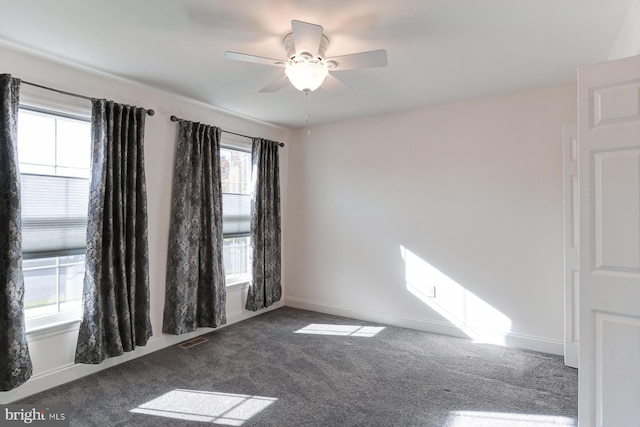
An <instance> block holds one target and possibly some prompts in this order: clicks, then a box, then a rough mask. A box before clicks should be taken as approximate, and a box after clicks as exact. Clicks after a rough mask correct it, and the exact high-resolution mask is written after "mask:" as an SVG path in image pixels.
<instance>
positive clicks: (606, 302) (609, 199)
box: [578, 56, 640, 427]
mask: <svg viewBox="0 0 640 427" xmlns="http://www.w3.org/2000/svg"><path fill="white" fill-rule="evenodd" d="M578 135H579V138H580V144H579V146H580V147H579V156H580V327H579V333H580V344H579V348H580V355H579V356H580V370H579V424H580V426H581V427H591V426H607V427H625V426H634V427H637V426H640V56H637V57H632V58H625V59H621V60H617V61H611V62H607V63H603V64H596V65H592V66H588V67H584V68H581V69H580V70H579V71H578Z"/></svg>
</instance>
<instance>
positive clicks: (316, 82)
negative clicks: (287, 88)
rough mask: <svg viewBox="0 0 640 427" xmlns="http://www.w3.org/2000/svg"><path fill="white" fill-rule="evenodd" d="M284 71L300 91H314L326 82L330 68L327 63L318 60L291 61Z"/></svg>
mask: <svg viewBox="0 0 640 427" xmlns="http://www.w3.org/2000/svg"><path fill="white" fill-rule="evenodd" d="M284 73H285V74H286V75H287V77H288V78H289V81H290V82H291V84H292V85H293V86H294V87H295V88H296V89H298V90H299V91H302V92H307V91H311V92H313V91H314V90H316V89H318V88H319V87H320V85H321V84H322V82H324V79H325V78H326V77H327V75H328V74H329V70H328V69H327V67H326V66H325V65H323V64H320V63H317V62H297V63H296V62H289V63H288V64H287V66H286V68H285V69H284Z"/></svg>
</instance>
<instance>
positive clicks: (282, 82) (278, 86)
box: [260, 75, 289, 93]
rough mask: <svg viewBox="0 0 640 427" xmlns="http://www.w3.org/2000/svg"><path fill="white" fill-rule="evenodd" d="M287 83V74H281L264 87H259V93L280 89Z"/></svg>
mask: <svg viewBox="0 0 640 427" xmlns="http://www.w3.org/2000/svg"><path fill="white" fill-rule="evenodd" d="M287 83H289V79H288V78H287V76H286V75H285V76H282V77H280V78H279V79H277V80H275V81H273V82H271V83H269V84H268V85H266V86H265V87H263V88H262V89H260V93H273V92H277V91H279V90H280V89H282V88H283V87H285V86H286V85H287Z"/></svg>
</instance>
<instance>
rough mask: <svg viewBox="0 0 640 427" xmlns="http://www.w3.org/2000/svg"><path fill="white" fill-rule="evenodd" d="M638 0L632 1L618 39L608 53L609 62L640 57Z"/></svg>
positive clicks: (639, 10) (639, 2)
mask: <svg viewBox="0 0 640 427" xmlns="http://www.w3.org/2000/svg"><path fill="white" fill-rule="evenodd" d="M638 22H640V0H633V1H632V2H631V5H630V6H629V12H627V17H626V19H625V21H624V23H623V24H622V27H621V28H620V32H619V33H618V37H617V38H616V41H615V43H614V44H613V46H612V48H611V52H610V53H609V60H614V59H620V58H626V57H629V56H635V55H640V25H638Z"/></svg>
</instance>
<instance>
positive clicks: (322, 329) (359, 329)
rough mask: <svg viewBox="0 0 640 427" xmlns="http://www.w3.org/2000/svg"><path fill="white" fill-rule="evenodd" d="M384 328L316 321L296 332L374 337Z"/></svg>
mask: <svg viewBox="0 0 640 427" xmlns="http://www.w3.org/2000/svg"><path fill="white" fill-rule="evenodd" d="M383 329H384V326H357V325H326V324H318V323H314V324H311V325H309V326H305V327H304V328H302V329H299V330H297V331H296V332H295V333H296V334H313V335H336V336H342V337H364V338H372V337H375V336H376V335H378V333H380V331H382V330H383Z"/></svg>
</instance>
